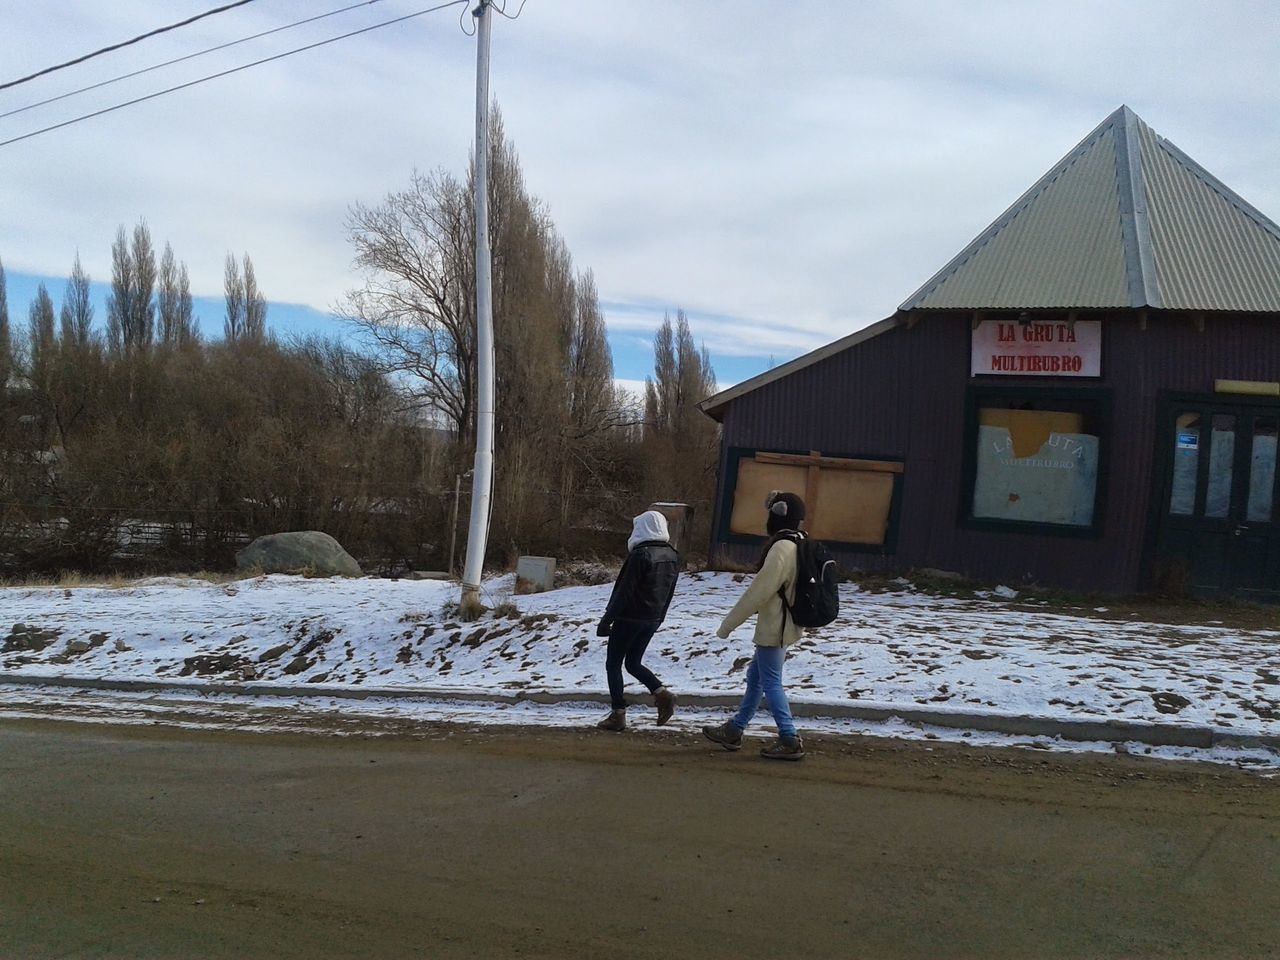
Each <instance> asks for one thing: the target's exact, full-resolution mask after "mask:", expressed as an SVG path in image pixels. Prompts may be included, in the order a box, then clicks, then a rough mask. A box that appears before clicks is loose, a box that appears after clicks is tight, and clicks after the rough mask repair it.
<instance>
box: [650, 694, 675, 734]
mask: <svg viewBox="0 0 1280 960" xmlns="http://www.w3.org/2000/svg"><path fill="white" fill-rule="evenodd" d="M653 702H654V705H655V706H657V708H658V726H662V725H663V724H664V723H666V722H667V721H668V720H670V719H671V715H672V714H674V713H675V712H676V695H675V694H674V693H672V692H671V691H670V690H668V689H667V688H666V687H659V688H658V689H657V690H655V691H653Z"/></svg>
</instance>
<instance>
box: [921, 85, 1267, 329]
mask: <svg viewBox="0 0 1280 960" xmlns="http://www.w3.org/2000/svg"><path fill="white" fill-rule="evenodd" d="M1052 307H1058V308H1072V307H1082V308H1087V307H1095V308H1096V307H1156V308H1164V309H1187V310H1239V311H1280V228H1277V227H1276V225H1275V224H1274V223H1272V222H1271V221H1270V220H1268V219H1267V218H1266V217H1265V216H1263V215H1262V214H1261V213H1259V212H1258V211H1257V210H1255V209H1254V208H1253V207H1251V206H1250V205H1249V204H1248V203H1246V202H1245V201H1244V200H1243V199H1241V198H1240V197H1239V196H1238V195H1237V194H1235V193H1234V192H1232V191H1231V190H1229V189H1228V188H1227V187H1225V186H1223V185H1222V184H1221V183H1220V182H1219V181H1218V180H1217V179H1215V178H1214V177H1213V176H1212V175H1211V174H1209V173H1208V172H1207V171H1205V170H1204V168H1203V167H1201V166H1200V165H1199V164H1197V163H1196V162H1195V161H1193V160H1191V159H1190V158H1189V157H1187V156H1186V155H1185V154H1184V153H1182V151H1180V150H1179V149H1178V148H1177V147H1175V146H1174V145H1173V144H1171V143H1169V142H1168V141H1166V140H1164V139H1163V138H1162V137H1159V136H1158V135H1156V134H1155V132H1154V131H1152V130H1151V128H1150V127H1148V126H1147V125H1146V124H1145V123H1143V121H1142V120H1141V119H1140V118H1139V117H1138V116H1137V115H1136V114H1134V113H1133V111H1132V110H1130V109H1129V108H1128V107H1124V106H1122V107H1120V108H1119V109H1118V110H1116V111H1115V112H1114V113H1113V114H1111V116H1109V117H1107V119H1106V120H1104V121H1103V122H1102V123H1101V124H1099V125H1098V127H1097V128H1096V129H1095V130H1093V131H1092V132H1091V133H1090V134H1089V135H1088V136H1087V137H1085V139H1084V140H1082V141H1081V142H1080V143H1079V144H1078V145H1077V146H1076V147H1075V149H1074V150H1072V151H1071V152H1070V153H1068V154H1067V155H1066V156H1065V157H1064V158H1063V159H1062V160H1061V161H1059V162H1058V163H1057V164H1055V165H1054V167H1053V168H1052V169H1051V170H1050V171H1049V172H1048V173H1046V174H1045V175H1044V176H1043V177H1041V178H1040V179H1039V180H1038V181H1036V183H1035V184H1034V185H1033V186H1032V187H1031V189H1029V190H1028V191H1027V192H1026V193H1024V194H1023V195H1022V196H1021V197H1019V198H1018V200H1017V202H1016V203H1014V204H1013V206H1011V207H1010V208H1009V209H1008V210H1006V211H1005V212H1004V213H1003V214H1002V215H1001V216H1000V217H999V218H998V219H997V220H996V221H995V222H994V223H992V224H991V225H990V226H989V227H988V228H987V229H986V230H984V231H983V232H982V233H981V234H979V235H978V237H977V238H976V239H975V240H974V241H973V242H972V243H970V244H969V245H968V246H967V247H965V248H964V250H962V251H961V252H960V254H959V255H958V256H956V257H955V258H954V259H953V260H952V261H951V262H950V263H948V264H947V265H946V266H945V267H943V268H942V270H940V271H939V272H938V273H937V274H936V275H935V276H933V277H932V278H931V279H930V280H929V282H928V283H926V284H925V285H924V286H922V287H921V288H920V289H919V290H917V291H916V292H915V293H914V294H912V296H911V297H909V298H908V299H907V300H906V301H905V302H904V303H903V304H902V306H901V308H900V309H903V310H915V309H922V308H923V309H948V308H950V309H1034V308H1052Z"/></svg>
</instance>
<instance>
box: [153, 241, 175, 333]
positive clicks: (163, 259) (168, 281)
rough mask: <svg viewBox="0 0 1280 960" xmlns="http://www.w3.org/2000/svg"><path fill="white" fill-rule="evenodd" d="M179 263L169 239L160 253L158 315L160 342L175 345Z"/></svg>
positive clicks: (157, 282)
mask: <svg viewBox="0 0 1280 960" xmlns="http://www.w3.org/2000/svg"><path fill="white" fill-rule="evenodd" d="M178 299H179V295H178V265H177V263H176V262H175V261H174V257H173V247H172V245H170V244H169V243H168V242H167V241H166V242H165V245H164V253H162V254H161V255H160V273H159V275H158V276H157V278H156V316H157V319H158V320H159V321H160V337H159V339H160V342H161V343H163V344H165V345H170V346H171V345H173V344H174V343H176V342H177V341H178Z"/></svg>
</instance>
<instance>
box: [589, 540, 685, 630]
mask: <svg viewBox="0 0 1280 960" xmlns="http://www.w3.org/2000/svg"><path fill="white" fill-rule="evenodd" d="M679 576H680V554H678V553H677V552H676V548H675V547H673V546H671V544H669V543H667V542H666V541H664V540H646V541H645V542H644V543H638V544H636V546H635V549H633V550H632V551H631V552H630V553H629V554H627V559H626V561H625V562H624V563H623V564H622V569H621V570H620V571H618V580H617V582H616V583H615V584H614V585H613V593H612V594H611V595H610V597H609V606H608V607H606V608H605V612H604V617H603V619H602V621H601V622H602V623H603V624H609V623H612V622H613V621H614V620H643V621H645V622H647V623H661V622H662V621H663V620H664V619H665V618H666V616H667V607H668V606H670V605H671V596H672V594H674V593H675V592H676V578H677V577H679Z"/></svg>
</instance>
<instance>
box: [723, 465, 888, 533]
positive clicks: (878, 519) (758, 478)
mask: <svg viewBox="0 0 1280 960" xmlns="http://www.w3.org/2000/svg"><path fill="white" fill-rule="evenodd" d="M901 473H902V464H901V463H896V462H893V461H887V460H852V459H847V458H841V457H824V456H822V455H821V454H819V453H816V452H815V453H812V454H809V455H808V456H805V455H802V454H787V453H768V452H758V453H756V454H755V455H754V456H744V457H742V459H741V460H739V461H738V481H737V484H736V485H735V487H734V490H733V507H732V512H731V515H730V520H729V531H730V533H733V534H737V535H739V536H757V537H763V536H767V532H766V530H765V507H764V504H765V498H766V497H767V496H768V494H769V492H770V491H771V490H785V491H789V492H791V493H796V494H799V495H800V496H801V497H803V498H804V501H805V506H806V508H807V514H808V519H807V520H806V522H805V529H807V530H808V531H809V533H810V534H812V535H813V536H814V537H816V538H818V539H819V540H827V541H831V542H833V543H854V544H865V545H868V546H884V544H885V541H886V540H887V539H888V536H889V518H890V515H891V512H892V508H893V494H894V488H895V483H894V480H895V478H896V477H897V476H898V475H899V474H901Z"/></svg>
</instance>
